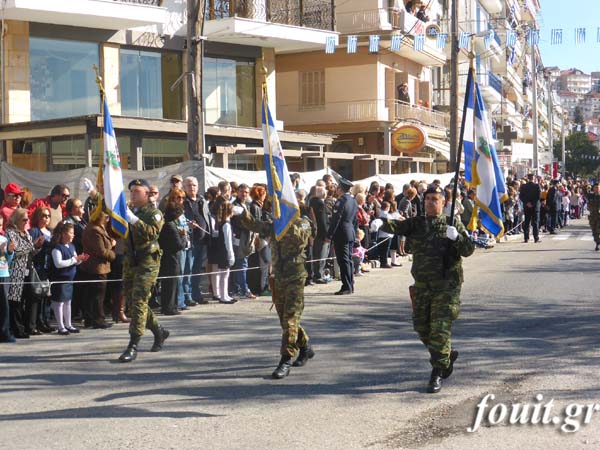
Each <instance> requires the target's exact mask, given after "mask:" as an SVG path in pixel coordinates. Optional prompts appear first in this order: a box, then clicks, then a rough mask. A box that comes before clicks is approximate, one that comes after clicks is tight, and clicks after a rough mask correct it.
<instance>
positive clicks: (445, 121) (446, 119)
mask: <svg viewBox="0 0 600 450" xmlns="http://www.w3.org/2000/svg"><path fill="white" fill-rule="evenodd" d="M394 113H395V116H394V119H395V120H402V119H413V120H418V121H419V122H421V123H422V124H424V125H428V126H433V127H437V128H449V127H450V115H449V114H447V113H441V112H437V111H432V110H430V109H427V108H422V107H420V106H411V105H409V104H407V103H404V102H401V101H399V100H394Z"/></svg>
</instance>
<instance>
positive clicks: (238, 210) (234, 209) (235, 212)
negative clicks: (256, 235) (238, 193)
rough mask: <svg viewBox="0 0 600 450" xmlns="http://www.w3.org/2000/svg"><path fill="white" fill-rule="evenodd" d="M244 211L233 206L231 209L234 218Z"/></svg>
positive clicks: (239, 207) (237, 206)
mask: <svg viewBox="0 0 600 450" xmlns="http://www.w3.org/2000/svg"><path fill="white" fill-rule="evenodd" d="M244 211H245V209H244V208H243V207H241V206H239V205H235V206H234V207H233V215H234V216H239V215H240V214H243V213H244Z"/></svg>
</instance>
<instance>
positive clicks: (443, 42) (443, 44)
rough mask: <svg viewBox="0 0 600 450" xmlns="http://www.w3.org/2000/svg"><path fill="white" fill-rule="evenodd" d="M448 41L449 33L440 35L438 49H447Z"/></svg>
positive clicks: (438, 36)
mask: <svg viewBox="0 0 600 450" xmlns="http://www.w3.org/2000/svg"><path fill="white" fill-rule="evenodd" d="M447 40H448V33H439V34H438V35H437V39H436V43H435V44H436V47H437V48H439V49H440V50H443V49H445V48H446V41H447Z"/></svg>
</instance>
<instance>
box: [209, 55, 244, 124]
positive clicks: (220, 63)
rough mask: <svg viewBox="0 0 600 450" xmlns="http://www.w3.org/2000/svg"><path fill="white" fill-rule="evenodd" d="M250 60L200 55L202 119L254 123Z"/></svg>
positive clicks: (214, 121) (213, 121) (230, 122)
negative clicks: (202, 60) (204, 117)
mask: <svg viewBox="0 0 600 450" xmlns="http://www.w3.org/2000/svg"><path fill="white" fill-rule="evenodd" d="M254 65H255V63H254V61H243V60H236V59H229V58H211V57H206V58H204V70H203V77H202V78H203V80H202V82H203V85H202V91H203V95H204V108H205V114H206V123H209V124H222V125H238V126H244V127H255V126H256V88H255V81H254V79H255V77H254Z"/></svg>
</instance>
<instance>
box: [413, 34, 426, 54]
mask: <svg viewBox="0 0 600 450" xmlns="http://www.w3.org/2000/svg"><path fill="white" fill-rule="evenodd" d="M413 47H414V49H415V51H417V52H422V51H423V49H424V48H425V35H424V34H417V35H415V41H414V42H413Z"/></svg>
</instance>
